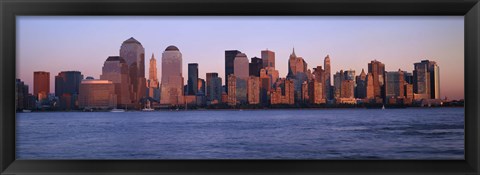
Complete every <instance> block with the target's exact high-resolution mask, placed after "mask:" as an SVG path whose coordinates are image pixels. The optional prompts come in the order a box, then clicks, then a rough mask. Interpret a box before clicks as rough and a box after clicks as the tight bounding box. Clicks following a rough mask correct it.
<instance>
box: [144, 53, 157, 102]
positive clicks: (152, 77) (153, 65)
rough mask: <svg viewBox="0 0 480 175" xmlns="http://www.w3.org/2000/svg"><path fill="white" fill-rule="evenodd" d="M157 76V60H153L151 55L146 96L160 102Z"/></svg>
mask: <svg viewBox="0 0 480 175" xmlns="http://www.w3.org/2000/svg"><path fill="white" fill-rule="evenodd" d="M157 75H158V73H157V59H155V55H154V54H152V58H150V66H149V71H148V83H147V91H148V93H147V94H148V97H149V98H152V99H153V100H155V101H156V102H160V82H159V81H158V76H157Z"/></svg>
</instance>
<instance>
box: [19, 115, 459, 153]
mask: <svg viewBox="0 0 480 175" xmlns="http://www.w3.org/2000/svg"><path fill="white" fill-rule="evenodd" d="M464 116H465V114H464V108H407V109H385V110H381V109H305V110H243V111H239V110H236V111H235V110H205V111H156V112H124V113H112V112H32V113H18V114H17V127H16V129H17V132H16V134H17V136H16V139H17V142H16V148H17V150H16V156H17V158H18V159H329V160H330V159H464Z"/></svg>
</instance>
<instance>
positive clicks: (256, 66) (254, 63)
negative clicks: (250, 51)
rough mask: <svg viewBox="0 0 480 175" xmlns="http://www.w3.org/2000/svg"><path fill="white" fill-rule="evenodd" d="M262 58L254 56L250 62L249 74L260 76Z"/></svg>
mask: <svg viewBox="0 0 480 175" xmlns="http://www.w3.org/2000/svg"><path fill="white" fill-rule="evenodd" d="M262 65H263V63H262V59H261V58H258V57H253V58H252V59H251V62H250V63H249V64H248V66H249V75H250V76H256V77H260V70H261V69H262V67H263V66H262Z"/></svg>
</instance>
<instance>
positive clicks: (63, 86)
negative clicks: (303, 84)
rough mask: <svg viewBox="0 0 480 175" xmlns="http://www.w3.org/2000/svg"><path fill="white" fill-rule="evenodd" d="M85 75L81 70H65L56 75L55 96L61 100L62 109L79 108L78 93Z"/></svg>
mask: <svg viewBox="0 0 480 175" xmlns="http://www.w3.org/2000/svg"><path fill="white" fill-rule="evenodd" d="M82 80H83V75H82V73H81V72H79V71H63V72H60V73H58V75H57V76H55V96H57V97H58V98H59V100H60V103H59V104H57V106H58V107H59V108H60V109H66V110H72V109H77V108H78V105H77V104H78V93H79V91H80V83H81V82H82Z"/></svg>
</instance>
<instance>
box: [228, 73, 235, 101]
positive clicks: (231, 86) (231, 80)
mask: <svg viewBox="0 0 480 175" xmlns="http://www.w3.org/2000/svg"><path fill="white" fill-rule="evenodd" d="M227 79H228V87H227V89H228V90H227V92H228V94H227V95H228V99H227V103H228V105H230V106H235V105H237V77H236V76H235V75H234V74H230V75H229V76H228V78H227Z"/></svg>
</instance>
